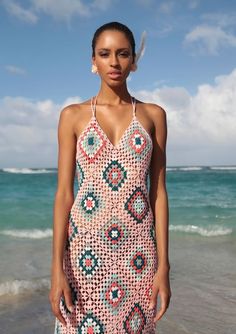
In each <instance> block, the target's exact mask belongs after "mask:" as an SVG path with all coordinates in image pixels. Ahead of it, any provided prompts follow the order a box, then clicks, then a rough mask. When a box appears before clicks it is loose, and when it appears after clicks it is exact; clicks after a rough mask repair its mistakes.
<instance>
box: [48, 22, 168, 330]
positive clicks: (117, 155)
mask: <svg viewBox="0 0 236 334" xmlns="http://www.w3.org/2000/svg"><path fill="white" fill-rule="evenodd" d="M92 50H93V54H92V62H93V64H92V72H93V73H97V74H98V75H99V76H100V78H101V87H100V90H99V92H98V94H97V96H96V97H93V98H91V99H90V100H88V101H85V102H83V103H80V104H73V105H69V106H67V107H66V108H64V109H63V110H62V112H61V114H60V120H59V126H58V140H59V158H58V188H57V192H56V195H55V203H54V231H53V257H52V272H51V274H52V276H51V290H50V293H49V299H50V302H51V307H52V311H53V313H54V315H55V316H56V322H55V333H67V334H69V333H117V334H118V333H119V334H121V333H136V334H138V333H146V334H150V333H155V324H156V321H157V320H159V319H160V318H161V317H162V316H163V314H164V313H165V311H166V310H167V308H168V305H169V301H170V297H171V290H170V284H169V270H170V265H169V260H168V196H167V191H166V185H165V168H166V153H165V150H166V137H167V127H166V113H165V111H164V110H163V109H162V108H161V107H160V106H158V105H155V104H149V103H143V102H141V101H138V100H136V99H135V98H134V97H132V96H131V95H130V93H129V92H128V89H127V85H126V79H127V77H128V75H129V73H130V71H135V70H136V61H135V57H136V54H135V41H134V38H133V34H132V32H131V31H130V30H129V28H128V27H127V26H125V25H123V24H121V23H119V22H110V23H107V24H105V25H103V26H101V27H100V28H98V29H97V31H96V32H95V34H94V37H93V41H92ZM75 172H77V177H78V192H77V195H76V198H75V199H74V194H73V184H74V175H75ZM148 177H150V179H149V180H150V187H148ZM158 294H159V295H160V299H161V308H160V309H159V310H157V296H158Z"/></svg>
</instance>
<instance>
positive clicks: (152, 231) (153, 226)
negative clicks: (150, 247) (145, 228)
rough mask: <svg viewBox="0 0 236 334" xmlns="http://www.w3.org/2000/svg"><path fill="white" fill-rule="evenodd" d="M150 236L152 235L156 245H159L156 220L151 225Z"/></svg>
mask: <svg viewBox="0 0 236 334" xmlns="http://www.w3.org/2000/svg"><path fill="white" fill-rule="evenodd" d="M150 237H151V239H152V241H153V243H154V245H155V246H157V240H156V229H155V225H154V222H153V223H152V224H151V227H150Z"/></svg>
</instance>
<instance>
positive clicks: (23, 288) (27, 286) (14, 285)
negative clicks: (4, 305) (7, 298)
mask: <svg viewBox="0 0 236 334" xmlns="http://www.w3.org/2000/svg"><path fill="white" fill-rule="evenodd" d="M48 288H50V280H49V279H47V278H41V279H35V280H31V281H30V280H13V281H6V282H2V283H0V296H4V295H18V294H20V293H26V292H33V291H35V290H41V289H48Z"/></svg>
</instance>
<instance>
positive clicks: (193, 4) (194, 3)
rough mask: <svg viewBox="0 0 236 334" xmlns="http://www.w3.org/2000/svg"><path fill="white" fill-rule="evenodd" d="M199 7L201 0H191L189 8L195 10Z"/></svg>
mask: <svg viewBox="0 0 236 334" xmlns="http://www.w3.org/2000/svg"><path fill="white" fill-rule="evenodd" d="M198 5H199V0H191V1H189V0H188V6H189V8H190V9H195V8H197V7H198Z"/></svg>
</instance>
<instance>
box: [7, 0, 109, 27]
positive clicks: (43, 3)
mask: <svg viewBox="0 0 236 334" xmlns="http://www.w3.org/2000/svg"><path fill="white" fill-rule="evenodd" d="M111 3H112V0H100V1H98V0H93V1H90V2H89V3H87V2H86V1H81V0H30V6H29V8H27V9H25V8H23V7H22V6H21V5H20V4H19V3H17V2H16V1H15V0H4V1H3V6H4V7H5V8H6V10H7V12H8V13H10V14H11V15H13V16H15V17H17V18H18V19H20V20H22V21H25V22H28V23H37V21H38V18H39V15H40V14H46V15H49V16H51V17H53V18H54V19H56V20H61V21H66V22H70V20H71V19H72V17H74V16H84V17H86V16H87V17H90V16H94V15H95V14H96V13H97V11H105V10H107V8H108V7H109V6H110V5H111Z"/></svg>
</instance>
